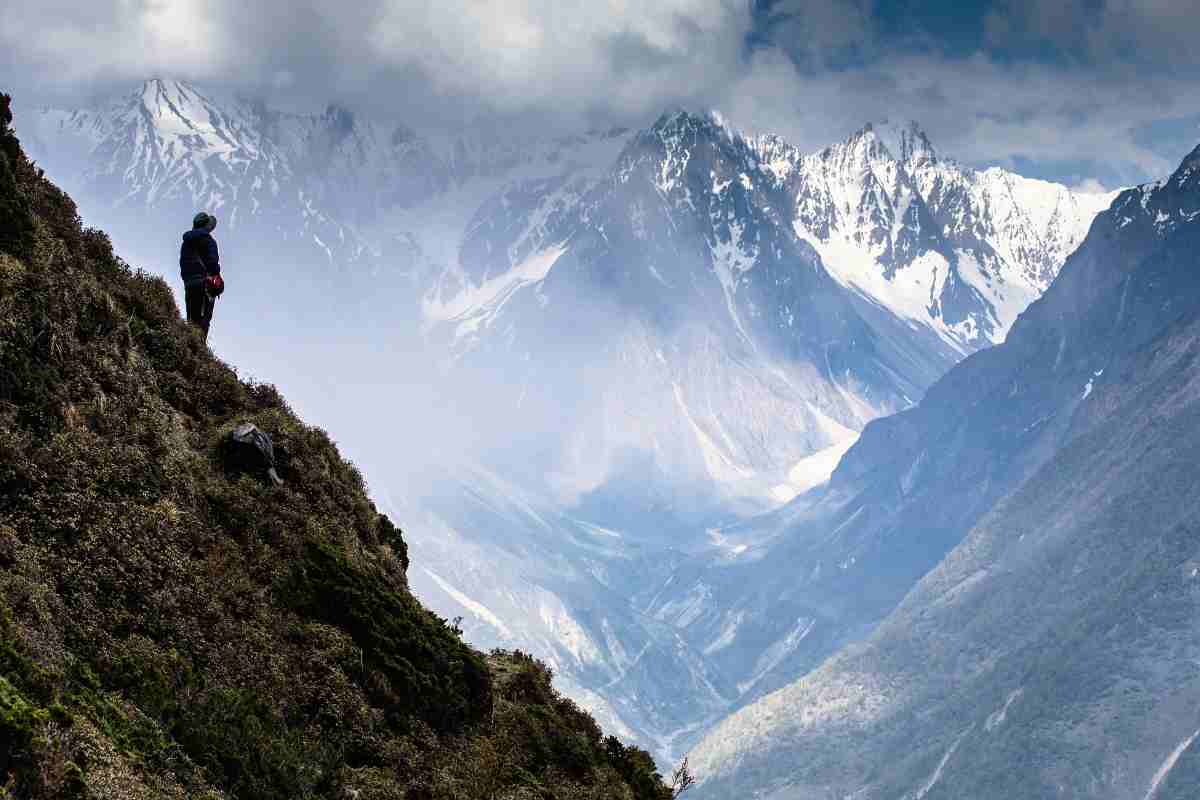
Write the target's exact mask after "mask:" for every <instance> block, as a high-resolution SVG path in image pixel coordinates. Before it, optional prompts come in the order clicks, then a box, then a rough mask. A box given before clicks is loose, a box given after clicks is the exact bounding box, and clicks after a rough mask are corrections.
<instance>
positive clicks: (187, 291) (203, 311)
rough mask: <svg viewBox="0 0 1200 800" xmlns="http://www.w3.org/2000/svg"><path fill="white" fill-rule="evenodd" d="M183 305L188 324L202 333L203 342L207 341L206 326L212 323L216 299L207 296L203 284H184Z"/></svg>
mask: <svg viewBox="0 0 1200 800" xmlns="http://www.w3.org/2000/svg"><path fill="white" fill-rule="evenodd" d="M183 304H184V306H186V307H187V320H188V322H190V323H192V324H193V325H195V326H196V327H197V328H199V329H200V330H201V331H202V332H203V333H204V340H205V341H208V326H209V323H211V322H212V315H213V306H215V305H216V298H214V297H209V296H208V291H207V290H206V289H205V288H204V283H203V282H200V283H196V284H195V285H189V284H184V287H183Z"/></svg>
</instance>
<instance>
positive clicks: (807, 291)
mask: <svg viewBox="0 0 1200 800" xmlns="http://www.w3.org/2000/svg"><path fill="white" fill-rule="evenodd" d="M26 117H28V119H22V120H20V124H21V125H22V127H21V128H20V132H21V134H22V135H23V136H24V137H25V141H26V143H27V145H28V147H29V150H30V152H31V153H32V154H33V155H34V157H36V158H37V159H38V160H39V161H40V162H41V163H42V164H43V165H44V166H47V167H48V168H51V169H53V170H54V171H55V173H56V174H57V175H60V176H61V180H62V182H63V183H64V185H65V186H66V187H67V188H68V189H70V190H71V191H72V193H73V194H75V195H76V196H77V198H78V199H79V201H80V203H81V208H82V209H83V212H84V215H85V217H86V218H88V219H89V221H96V222H100V223H102V224H104V226H105V227H106V228H107V229H109V230H110V231H112V233H113V236H114V239H115V240H116V241H117V243H118V244H119V245H122V244H123V243H124V242H125V241H130V242H136V243H137V245H136V247H131V248H127V252H130V253H131V255H132V259H131V260H133V261H134V262H135V263H139V262H141V263H143V264H145V265H146V266H147V267H148V268H150V269H152V270H154V271H159V272H161V273H163V274H165V275H167V276H168V277H172V278H173V275H174V272H175V270H174V267H173V265H172V262H173V259H174V255H175V253H177V251H178V235H179V232H180V231H181V230H182V228H184V227H186V222H187V220H190V218H191V215H192V213H194V211H195V210H197V208H199V207H204V208H207V209H208V210H210V211H212V212H214V213H216V214H217V216H218V217H219V218H220V219H221V220H222V223H221V225H222V227H221V228H219V229H218V232H217V235H218V238H219V239H220V240H221V245H222V253H223V254H224V255H225V257H226V259H227V260H228V261H229V263H230V264H231V265H232V266H231V267H230V269H229V274H230V281H231V290H230V292H229V293H228V295H227V297H226V298H223V299H222V301H221V303H220V304H219V305H218V315H217V320H216V322H215V324H214V331H215V342H216V344H217V346H218V347H221V346H224V343H225V342H228V343H229V344H230V345H231V346H232V344H233V343H234V342H235V341H236V343H237V347H239V348H242V349H243V351H244V352H243V353H242V355H243V356H244V358H242V359H239V361H241V362H242V363H245V364H247V365H249V367H250V368H251V369H259V370H265V368H266V365H271V366H272V367H273V368H275V369H287V370H290V371H291V372H290V374H291V375H293V376H294V380H295V381H296V383H297V389H296V390H293V391H291V392H290V394H291V395H292V396H293V397H295V398H297V399H296V402H298V403H300V404H301V405H302V406H304V405H311V406H312V407H313V408H314V409H315V410H317V413H316V414H314V416H315V417H316V418H317V419H323V418H324V417H323V414H324V415H330V416H332V415H334V414H337V413H339V410H340V408H344V406H341V407H339V406H337V404H335V403H334V402H333V399H332V398H334V397H338V396H340V397H342V398H350V397H352V398H353V401H352V402H353V404H354V406H353V407H354V408H355V409H356V413H355V414H354V419H352V420H346V421H345V422H344V427H339V429H340V430H350V431H352V432H353V431H362V432H363V435H362V436H356V437H354V438H356V439H358V440H359V441H367V442H368V444H366V445H358V447H360V448H361V449H360V450H359V453H361V458H360V460H361V462H362V463H363V464H364V466H365V467H366V471H367V474H368V477H369V478H370V480H371V483H372V488H373V494H374V495H375V496H376V498H377V500H378V501H379V502H381V503H382V504H384V505H385V506H389V507H390V510H393V511H396V513H397V516H403V518H404V519H406V520H410V522H409V524H408V527H407V529H406V536H407V537H408V541H409V543H410V546H411V547H412V548H413V551H414V553H419V554H420V558H419V562H420V564H421V567H420V568H419V569H415V570H414V571H413V572H412V574H411V575H410V580H411V582H412V585H413V587H414V590H415V591H416V592H417V593H418V594H419V595H420V596H422V597H423V598H424V599H425V600H426V602H428V603H430V605H431V606H432V607H433V608H434V609H435V610H437V611H438V612H439V613H442V614H444V615H446V616H449V617H453V616H462V617H463V618H464V619H463V623H462V624H463V627H464V629H465V631H466V632H467V635H468V637H469V638H470V639H471V640H472V641H473V642H475V643H477V644H479V645H483V646H486V645H492V644H496V645H503V646H507V647H513V646H520V647H522V648H524V649H528V650H530V651H532V652H534V653H535V654H537V655H539V656H540V657H543V658H545V659H547V661H548V662H549V663H550V664H551V665H552V666H553V667H554V668H555V670H556V673H557V677H558V680H559V682H560V685H561V686H562V687H563V688H564V689H566V690H567V691H568V692H569V693H571V694H572V696H574V697H576V698H578V699H579V700H580V701H581V702H583V703H584V704H585V705H586V706H587V707H588V708H589V709H591V710H593V711H594V712H595V713H596V714H597V716H598V717H599V718H600V719H601V720H602V721H603V722H604V724H605V725H606V726H607V727H612V728H613V729H615V730H619V731H622V732H624V734H625V735H626V736H628V737H630V738H633V739H636V740H637V741H639V742H642V743H644V744H646V745H647V746H649V747H652V748H654V749H655V751H656V752H657V753H658V754H659V755H660V756H664V757H665V756H667V755H669V754H672V753H674V752H676V751H679V750H681V749H683V748H684V747H686V745H687V744H688V743H689V742H691V741H692V740H694V739H695V738H696V737H698V736H699V735H700V734H701V733H703V732H704V730H706V728H707V726H709V725H710V724H712V723H713V722H715V721H716V720H718V719H719V718H720V717H722V716H723V715H725V714H726V713H728V712H729V711H730V710H732V709H736V708H738V707H740V706H742V705H744V704H745V703H747V702H750V701H752V700H754V699H755V698H757V697H760V696H762V695H763V694H765V693H766V692H769V691H771V690H772V689H775V688H778V687H779V686H783V685H786V684H787V683H789V682H791V681H792V680H794V679H795V678H796V677H798V676H799V675H802V674H804V673H805V672H806V671H808V670H809V669H812V668H813V667H815V666H816V665H817V664H819V663H820V662H821V661H822V660H823V659H824V658H825V657H827V656H828V655H829V654H831V653H832V652H834V651H835V650H836V649H837V648H838V647H840V646H841V645H843V644H845V643H846V642H849V641H854V640H856V639H859V638H861V637H863V636H865V635H866V634H867V633H869V632H870V630H871V629H872V628H873V626H874V625H875V624H876V623H877V622H878V621H879V620H880V619H883V618H884V617H885V616H887V614H889V613H891V611H892V610H893V609H894V607H895V606H896V604H897V603H899V602H900V600H901V598H902V597H903V596H904V593H905V592H906V591H907V590H908V589H909V588H911V586H912V584H913V583H914V582H915V581H917V580H918V579H919V578H920V577H921V575H923V574H924V573H925V572H926V571H928V570H929V569H930V568H932V567H933V566H934V565H935V564H936V563H937V561H938V560H939V559H940V557H941V554H942V553H944V552H945V551H946V550H948V549H949V548H950V547H952V546H953V545H954V544H956V543H957V540H958V539H957V538H955V537H956V536H957V537H961V535H962V533H961V531H959V529H958V528H954V527H953V526H952V525H949V523H948V528H947V532H946V533H945V534H944V536H943V537H942V538H940V539H936V541H933V542H932V543H930V544H929V545H928V546H927V547H924V548H920V549H919V552H914V551H912V550H911V549H910V550H906V551H905V555H903V557H902V558H900V559H899V560H898V561H897V560H895V559H893V558H891V555H892V553H891V551H887V549H886V548H887V547H891V546H893V545H892V544H888V545H878V544H877V545H872V546H877V547H879V548H883V550H881V551H880V552H886V553H887V554H888V557H887V558H884V557H879V558H866V557H865V555H864V553H865V552H866V551H864V550H862V549H861V548H859V546H858V545H857V544H848V543H847V542H848V541H850V540H849V539H846V540H839V541H835V542H824V541H816V539H815V538H813V537H816V536H817V534H816V533H813V534H811V536H809V538H805V536H801V535H798V534H796V533H795V531H796V530H797V529H804V530H811V531H817V530H823V531H825V534H828V530H827V529H824V528H819V527H811V525H818V526H819V525H823V524H824V522H819V523H813V522H811V520H810V518H812V519H819V520H824V519H826V518H827V517H826V516H822V515H825V514H834V513H835V512H834V511H830V510H829V509H830V508H832V507H834V506H836V507H837V509H839V510H844V509H845V506H844V504H840V503H842V501H841V500H836V499H834V498H836V497H840V495H837V491H838V490H837V489H836V488H831V489H828V490H824V492H823V493H820V492H819V493H818V494H817V495H810V494H809V492H810V490H813V489H814V488H816V487H819V486H821V485H822V484H824V482H825V481H826V480H827V479H828V477H829V475H830V473H832V472H833V470H834V467H835V466H837V464H838V461H839V459H840V458H841V456H842V454H843V453H845V452H846V451H847V449H849V448H850V447H851V445H853V444H854V442H855V440H856V439H857V437H858V435H859V432H860V431H862V430H863V429H864V427H865V426H867V425H868V424H869V423H871V421H872V420H875V419H877V418H879V417H881V416H885V415H889V414H894V413H897V412H903V413H912V412H910V411H906V410H907V409H911V408H912V407H913V406H914V405H916V404H917V403H918V402H920V401H921V399H922V397H923V396H924V395H925V392H926V390H927V389H928V388H929V387H930V386H931V385H933V384H934V383H935V382H936V381H937V380H938V379H939V378H940V377H941V376H942V375H943V374H944V373H945V372H946V371H947V370H949V369H950V368H951V367H952V366H953V365H954V364H955V363H956V362H958V361H959V360H960V359H962V358H963V357H965V356H967V355H969V354H971V353H974V352H976V351H978V350H980V349H981V348H986V347H990V346H991V345H994V344H996V343H998V342H1001V341H1003V340H1004V337H1005V335H1006V334H1007V332H1008V331H1009V329H1010V328H1011V327H1012V326H1013V324H1014V320H1016V319H1017V316H1018V314H1019V313H1020V312H1021V311H1022V310H1024V308H1025V307H1026V306H1027V305H1028V304H1029V303H1030V302H1031V301H1032V300H1034V299H1035V298H1036V297H1037V296H1038V295H1039V294H1040V293H1041V292H1042V291H1044V290H1045V289H1046V287H1047V286H1048V285H1049V284H1050V283H1051V281H1052V280H1053V279H1054V278H1055V276H1056V275H1057V273H1058V270H1059V268H1060V267H1061V266H1062V264H1063V262H1064V260H1065V259H1066V257H1067V256H1068V255H1069V253H1070V252H1071V251H1072V250H1073V249H1074V248H1075V247H1076V245H1077V244H1078V243H1079V242H1080V241H1082V240H1083V237H1084V235H1085V233H1086V232H1087V229H1088V226H1089V225H1090V224H1091V221H1092V218H1093V217H1094V216H1095V214H1096V213H1097V212H1099V211H1100V210H1101V209H1102V208H1105V207H1107V206H1108V204H1109V203H1110V202H1111V200H1112V195H1088V194H1080V193H1077V192H1073V191H1071V190H1069V189H1067V188H1066V187H1064V186H1061V185H1058V184H1053V183H1047V182H1043V181H1033V180H1028V179H1025V178H1022V177H1020V176H1018V175H1015V174H1013V173H1011V172H1007V171H1004V170H1000V169H989V170H985V171H978V170H975V169H972V168H970V167H967V166H964V165H961V164H959V163H956V162H955V161H953V160H952V159H949V158H947V157H945V156H944V155H943V154H941V153H939V152H938V151H937V150H936V149H935V147H934V145H933V143H931V142H930V141H929V138H928V137H927V136H926V135H925V134H924V133H922V132H921V130H920V128H919V126H917V125H915V124H908V123H906V124H903V125H895V124H888V123H877V124H872V125H868V126H865V127H863V128H862V129H861V130H859V131H857V132H856V133H854V134H853V135H851V136H849V137H848V138H847V139H846V140H844V141H842V142H838V143H835V144H832V145H831V146H829V147H828V148H826V149H824V150H822V151H820V152H817V153H803V152H800V151H799V150H798V149H797V148H795V147H793V146H791V145H790V144H789V143H788V142H787V141H785V140H783V139H781V138H779V137H776V136H770V135H749V134H744V133H742V132H739V131H738V130H737V128H736V127H735V125H734V124H733V123H732V122H731V121H728V120H726V119H724V118H723V117H721V116H720V115H719V114H716V113H704V114H694V113H690V112H686V111H678V110H676V111H670V112H667V113H665V114H663V115H661V116H660V117H659V118H658V119H657V120H656V121H654V122H653V123H652V124H650V125H648V126H646V127H644V128H642V129H637V130H624V129H614V130H601V131H590V132H584V133H581V134H579V135H575V136H566V137H563V136H554V137H546V138H545V139H536V138H534V139H528V138H525V139H521V140H517V139H514V138H509V137H505V136H503V135H488V134H487V133H486V132H481V131H472V130H464V131H462V132H460V133H459V134H457V135H455V136H453V137H449V138H429V137H426V136H423V135H420V134H418V133H416V132H415V131H414V130H413V129H410V128H408V127H405V126H397V125H384V124H381V123H378V122H375V121H373V120H370V119H367V118H364V117H362V116H361V115H354V114H351V113H349V112H347V111H345V110H342V109H338V108H336V107H333V108H330V109H328V111H326V112H325V113H323V114H318V115H298V114H288V113H281V112H276V111H272V110H270V109H269V108H267V107H265V106H264V105H263V104H262V103H260V102H256V101H253V100H248V99H245V98H236V97H216V96H211V95H210V94H209V93H206V92H205V91H204V90H202V89H201V88H197V87H195V86H191V85H189V84H186V83H182V82H178V81H168V80H154V81H148V82H147V83H145V84H144V85H143V86H141V87H140V88H139V89H138V90H136V91H134V92H132V93H130V94H128V95H127V96H125V97H122V98H118V99H117V100H115V101H114V102H113V103H112V104H110V105H108V106H105V107H102V108H99V109H68V110H61V109H60V110H53V109H51V110H42V111H41V112H38V113H31V114H27V115H26ZM232 331H236V338H235V337H234V334H233V333H231V332H232ZM226 332H230V333H226ZM226 335H228V336H229V337H230V338H229V339H227V340H223V339H222V338H221V337H222V336H226ZM281 358H282V359H284V360H285V362H286V361H291V362H292V363H286V364H284V365H276V364H275V363H274V362H275V361H277V360H279V359H281ZM364 376H366V377H364ZM863 446H865V445H863ZM861 448H862V446H860V447H859V448H856V450H852V451H851V452H852V453H853V452H858V451H861ZM400 453H403V458H401V457H400V456H399V455H398V454H400ZM356 458H359V456H357V455H356ZM401 462H403V463H401ZM845 468H846V467H845V466H843V469H845ZM836 485H837V482H836V480H835V482H834V486H835V487H836ZM789 501H790V504H789ZM785 504H787V505H785ZM401 510H402V511H401ZM852 515H853V511H850V512H847V513H846V514H845V515H844V516H843V519H845V518H847V517H849V516H852ZM869 519H870V515H860V517H859V519H858V520H857V521H855V522H854V523H853V524H852V525H851V528H853V525H865V524H868V522H869ZM804 526H810V527H808V528H805V527H804ZM825 534H822V535H825ZM893 544H894V546H896V547H901V544H900V543H893ZM902 549H903V548H902ZM783 554H786V557H784V555H783ZM800 565H803V566H802V567H801V566H800ZM801 570H803V572H804V574H810V575H811V580H809V581H799V580H797V578H796V576H797V575H798V574H800V572H801ZM861 586H867V587H870V590H869V591H864V592H860V591H857V587H861Z"/></svg>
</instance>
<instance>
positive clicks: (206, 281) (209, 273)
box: [179, 211, 225, 341]
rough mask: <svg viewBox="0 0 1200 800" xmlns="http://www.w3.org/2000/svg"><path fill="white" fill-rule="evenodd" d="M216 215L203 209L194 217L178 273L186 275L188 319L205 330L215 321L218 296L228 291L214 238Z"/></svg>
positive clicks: (181, 255) (206, 337)
mask: <svg viewBox="0 0 1200 800" xmlns="http://www.w3.org/2000/svg"><path fill="white" fill-rule="evenodd" d="M216 227H217V218H216V217H214V216H213V215H212V214H208V213H205V212H203V211H201V212H200V213H199V214H197V215H196V216H195V217H193V218H192V229H191V230H190V231H188V232H187V233H185V234H184V235H183V245H182V246H180V248H179V275H180V277H182V278H183V302H184V306H185V307H186V309H187V320H188V322H190V323H192V324H193V325H195V326H196V327H198V328H199V329H200V330H201V331H202V332H203V333H204V340H205V341H208V326H209V324H210V323H211V322H212V315H213V307H214V306H215V305H216V302H217V296H218V295H220V294H221V292H223V291H224V290H225V282H224V279H222V278H221V259H220V257H219V256H218V254H217V240H216V239H214V238H213V237H212V232H213V229H214V228H216Z"/></svg>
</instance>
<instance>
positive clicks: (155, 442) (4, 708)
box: [0, 96, 671, 799]
mask: <svg viewBox="0 0 1200 800" xmlns="http://www.w3.org/2000/svg"><path fill="white" fill-rule="evenodd" d="M10 121H11V115H10V113H9V98H8V97H7V96H0V198H3V199H2V200H0V768H2V769H3V770H4V772H5V773H6V781H5V791H6V794H8V795H10V796H14V797H68V796H76V797H84V796H86V797H114V798H115V797H122V798H125V797H144V798H150V797H209V798H219V797H254V798H272V797H278V798H285V797H286V798H294V797H329V798H333V797H361V798H398V797H410V798H411V797H425V798H433V797H446V798H451V797H457V798H475V797H482V796H488V797H506V798H518V797H529V796H532V795H531V793H536V795H537V796H539V797H559V798H568V797H570V798H584V797H591V798H610V797H624V798H647V799H649V798H667V797H670V796H671V792H670V790H669V789H667V788H666V787H665V786H663V785H662V783H661V781H660V780H659V779H658V776H657V775H656V774H655V773H654V768H653V764H652V762H651V761H650V759H649V757H648V756H647V755H646V754H645V753H642V752H641V751H638V750H635V749H631V748H626V747H625V746H624V745H622V744H621V743H620V742H618V741H617V740H616V739H613V738H611V737H610V738H607V739H606V738H603V737H602V735H601V732H600V730H599V728H598V727H597V726H596V725H595V723H594V722H593V721H592V720H591V718H589V717H587V716H586V715H585V714H583V713H582V712H580V711H579V710H578V708H577V707H576V706H575V705H574V704H573V703H571V702H570V701H567V700H564V699H563V698H561V697H559V696H558V695H557V694H556V693H555V692H554V691H553V690H552V689H551V688H550V676H549V674H548V672H546V670H545V669H544V667H542V666H541V665H539V664H538V663H537V662H535V661H533V660H532V659H530V658H529V657H527V656H523V655H521V654H514V653H502V652H497V653H493V654H492V655H491V656H484V655H483V654H482V653H479V652H477V651H474V650H472V649H471V648H469V647H468V646H466V645H465V644H464V643H463V642H462V641H461V639H460V638H459V636H458V634H457V632H456V631H455V630H453V629H452V628H450V627H449V626H447V625H446V623H445V621H444V620H442V619H440V618H439V617H437V616H435V615H433V614H431V613H430V612H429V611H427V610H426V609H425V608H423V607H422V606H421V605H420V604H419V603H418V602H417V601H416V600H415V599H414V598H413V596H412V595H411V594H410V592H409V590H408V586H407V579H406V574H405V573H406V570H407V569H408V567H409V564H408V557H407V553H406V546H405V543H404V540H403V538H402V537H401V534H400V532H399V531H398V530H397V529H396V528H395V527H393V525H392V524H391V523H390V521H389V520H388V519H387V517H385V516H383V515H381V514H379V513H378V512H377V511H376V510H375V507H374V506H373V505H372V504H371V502H370V501H369V500H368V498H367V496H366V492H365V488H364V485H363V480H362V476H361V475H360V474H359V473H358V471H357V470H356V469H355V468H354V467H353V466H352V465H350V464H348V463H346V462H345V461H344V460H342V459H341V457H340V456H339V455H338V453H337V450H336V448H334V446H333V444H332V443H331V442H330V441H329V438H328V436H327V435H326V434H325V433H324V432H323V431H320V430H317V429H313V428H309V427H307V426H305V425H304V424H303V423H301V422H300V421H299V420H297V419H296V417H295V416H294V415H293V414H292V413H291V411H290V410H289V409H288V407H287V406H286V404H285V403H284V402H283V400H282V399H281V398H280V397H279V395H278V394H277V393H276V392H275V390H274V389H273V387H270V386H266V385H262V384H247V383H243V382H241V381H239V380H238V379H237V377H236V375H235V374H234V373H233V371H232V370H231V369H229V368H228V367H226V366H225V365H223V364H221V363H220V362H218V361H217V360H216V359H214V358H213V357H212V356H211V354H209V353H208V352H207V351H206V349H205V347H204V345H203V343H202V342H201V340H200V338H199V337H198V336H197V335H196V333H195V331H194V330H192V329H191V328H189V327H188V326H186V325H185V324H184V323H183V322H182V321H181V320H180V319H179V312H178V309H177V308H176V307H175V305H174V303H173V301H172V299H171V294H170V291H169V289H168V288H167V286H166V285H165V284H164V283H163V282H162V281H161V280H159V279H157V278H152V277H149V276H146V275H145V274H142V273H134V272H132V271H131V270H130V269H129V267H128V266H126V265H125V264H124V263H123V262H122V261H120V260H119V259H117V258H116V257H115V256H114V255H113V254H112V250H111V246H110V244H109V242H108V240H107V238H106V237H105V236H104V234H102V233H100V232H99V231H96V230H94V229H87V230H84V229H81V227H80V225H79V220H78V217H77V215H76V212H75V206H74V204H73V203H72V202H71V200H70V199H69V198H67V197H66V196H65V195H63V194H62V193H61V192H59V191H58V190H57V189H56V188H55V187H54V186H52V185H51V184H50V183H49V182H48V181H46V180H45V179H44V178H43V177H42V176H41V175H40V173H39V172H38V171H36V170H35V169H34V167H33V166H32V165H31V164H30V163H29V162H28V161H27V160H26V159H25V157H24V155H23V154H22V152H21V150H20V147H19V144H18V143H17V140H16V139H15V138H14V137H13V136H12V134H11V132H10V130H9V123H10ZM243 420H250V421H253V422H254V423H255V424H257V425H258V426H259V427H261V428H262V429H263V430H266V431H269V432H271V433H272V434H273V436H274V440H275V446H276V453H277V456H278V460H279V471H280V472H281V473H282V475H283V476H284V480H285V485H284V486H283V487H279V488H276V487H274V486H272V485H271V484H269V482H267V481H265V480H263V477H262V475H261V474H256V473H255V471H254V470H250V471H247V470H245V468H244V467H243V466H241V465H240V464H239V462H238V460H237V459H235V458H233V457H232V454H231V453H230V452H229V451H228V450H226V449H225V448H224V446H223V443H224V442H225V441H226V437H227V435H228V433H229V431H230V430H231V429H232V427H233V426H234V425H235V424H237V423H238V422H241V421H243Z"/></svg>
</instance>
